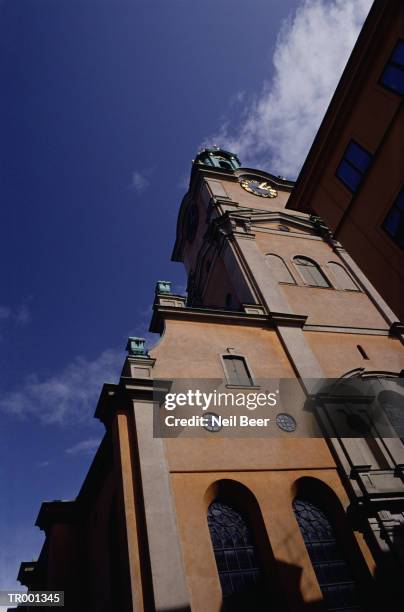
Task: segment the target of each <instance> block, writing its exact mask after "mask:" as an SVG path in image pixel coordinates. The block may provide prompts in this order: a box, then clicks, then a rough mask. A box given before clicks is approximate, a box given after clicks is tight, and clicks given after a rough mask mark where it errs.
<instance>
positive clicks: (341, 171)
mask: <svg viewBox="0 0 404 612" xmlns="http://www.w3.org/2000/svg"><path fill="white" fill-rule="evenodd" d="M337 176H338V178H340V179H341V181H342V182H343V183H345V185H346V186H347V187H348V188H349V189H350V190H351V191H356V190H357V189H358V187H359V185H360V183H361V180H362V175H361V173H360V172H359V171H358V170H356V169H355V168H353V167H352V166H351V165H350V164H348V162H346V161H344V160H342V162H341V163H340V165H339V166H338V169H337Z"/></svg>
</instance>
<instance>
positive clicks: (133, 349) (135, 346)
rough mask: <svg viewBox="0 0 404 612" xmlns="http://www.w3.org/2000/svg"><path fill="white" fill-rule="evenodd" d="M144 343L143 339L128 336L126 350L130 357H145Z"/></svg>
mask: <svg viewBox="0 0 404 612" xmlns="http://www.w3.org/2000/svg"><path fill="white" fill-rule="evenodd" d="M145 342H146V340H145V339H144V338H138V337H137V336H129V338H128V342H127V343H126V350H127V351H128V353H129V355H130V356H131V357H147V350H146V348H145Z"/></svg>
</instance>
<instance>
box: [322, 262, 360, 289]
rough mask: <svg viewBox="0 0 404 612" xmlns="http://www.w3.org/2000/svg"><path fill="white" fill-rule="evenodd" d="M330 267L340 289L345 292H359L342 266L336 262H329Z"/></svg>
mask: <svg viewBox="0 0 404 612" xmlns="http://www.w3.org/2000/svg"><path fill="white" fill-rule="evenodd" d="M328 267H329V268H330V270H331V272H332V273H333V275H334V278H335V280H336V283H337V288H338V289H345V291H359V287H358V286H357V285H356V283H355V282H354V281H353V279H352V278H351V277H350V276H349V274H348V272H347V271H346V270H345V268H344V266H341V264H339V263H337V262H335V261H329V262H328Z"/></svg>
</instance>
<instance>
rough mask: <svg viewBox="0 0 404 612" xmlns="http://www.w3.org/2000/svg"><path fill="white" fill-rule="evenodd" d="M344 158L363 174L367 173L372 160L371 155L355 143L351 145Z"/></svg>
mask: <svg viewBox="0 0 404 612" xmlns="http://www.w3.org/2000/svg"><path fill="white" fill-rule="evenodd" d="M344 158H345V159H346V160H347V161H349V162H351V164H352V165H353V166H355V168H357V169H358V170H360V171H362V173H364V172H366V170H367V169H368V168H369V164H370V162H371V160H372V156H371V155H370V153H368V152H367V151H365V149H363V148H362V147H360V146H359V145H358V144H357V143H356V142H353V141H352V142H350V143H349V145H348V147H347V150H346V152H345V155H344Z"/></svg>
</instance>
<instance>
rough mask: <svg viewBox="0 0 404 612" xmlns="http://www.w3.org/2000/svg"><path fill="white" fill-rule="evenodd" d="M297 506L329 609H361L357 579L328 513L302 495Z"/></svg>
mask: <svg viewBox="0 0 404 612" xmlns="http://www.w3.org/2000/svg"><path fill="white" fill-rule="evenodd" d="M293 509H294V512H295V516H296V519H297V522H298V524H299V527H300V531H301V532H302V536H303V539H304V542H305V544H306V548H307V552H308V554H309V557H310V560H311V562H312V564H313V569H314V571H315V574H316V576H317V580H318V583H319V585H320V588H321V591H322V593H323V597H324V601H325V605H326V608H327V610H330V611H331V610H337V609H343V610H352V611H353V610H357V611H358V612H359V610H360V608H359V605H358V592H357V588H356V584H355V581H354V579H353V577H352V574H351V570H350V567H349V565H348V563H347V562H346V560H345V558H344V554H343V552H342V550H341V549H340V546H339V545H338V541H337V538H336V534H335V532H334V528H333V526H332V525H331V523H330V521H329V520H328V518H327V516H326V514H325V513H324V512H323V511H322V510H321V509H320V508H319V507H317V506H316V505H315V504H313V503H312V502H311V501H309V500H306V499H302V498H296V499H295V501H294V502H293Z"/></svg>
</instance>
